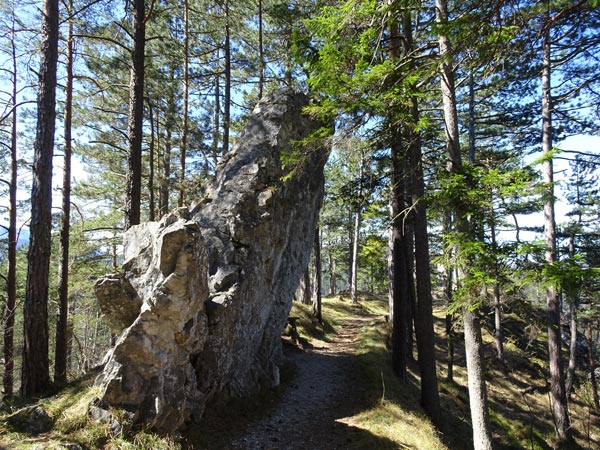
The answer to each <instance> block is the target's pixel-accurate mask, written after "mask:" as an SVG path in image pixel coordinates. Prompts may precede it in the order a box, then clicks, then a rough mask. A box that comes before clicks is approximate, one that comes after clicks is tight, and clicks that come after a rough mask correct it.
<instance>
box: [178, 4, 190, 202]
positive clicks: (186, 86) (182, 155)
mask: <svg viewBox="0 0 600 450" xmlns="http://www.w3.org/2000/svg"><path fill="white" fill-rule="evenodd" d="M188 14H189V6H188V0H184V1H183V112H182V115H183V117H182V119H181V121H182V123H181V149H180V151H179V170H180V173H179V199H178V200H177V206H179V207H182V206H183V202H184V199H185V159H186V152H187V138H188V104H189V97H190V94H189V92H190V81H189V76H190V74H189V71H190V69H189V58H190V55H189V53H190V50H189V41H190V37H189V33H190V31H189V24H188Z"/></svg>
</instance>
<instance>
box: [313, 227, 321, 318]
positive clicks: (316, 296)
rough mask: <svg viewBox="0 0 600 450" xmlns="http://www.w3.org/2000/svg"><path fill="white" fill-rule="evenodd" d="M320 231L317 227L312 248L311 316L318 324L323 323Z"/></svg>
mask: <svg viewBox="0 0 600 450" xmlns="http://www.w3.org/2000/svg"><path fill="white" fill-rule="evenodd" d="M319 233H320V230H319V227H318V226H317V230H316V232H315V242H314V246H313V252H314V255H315V270H314V274H315V280H314V283H313V289H314V292H313V296H312V308H313V315H314V316H315V317H316V318H317V320H318V321H319V323H321V322H323V317H322V314H321V289H322V280H321V278H322V273H321V272H322V270H321V269H322V262H321V237H320V235H319Z"/></svg>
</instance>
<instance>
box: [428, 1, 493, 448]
mask: <svg viewBox="0 0 600 450" xmlns="http://www.w3.org/2000/svg"><path fill="white" fill-rule="evenodd" d="M435 6H436V22H437V23H439V24H441V25H442V26H444V25H445V24H446V23H447V22H448V5H447V3H446V0H436V2H435ZM438 43H439V56H440V82H441V92H442V104H443V113H444V122H445V131H446V151H447V153H448V171H449V172H450V173H451V174H460V173H461V172H462V157H461V153H460V140H459V136H460V135H459V131H458V113H457V107H456V88H455V83H454V68H453V63H452V58H451V43H450V40H449V38H448V36H446V35H445V34H444V33H440V34H439V35H438ZM453 207H454V217H455V220H456V230H457V232H458V233H459V234H463V235H465V236H469V235H471V234H472V233H471V231H470V230H469V224H468V223H467V221H466V219H465V211H463V209H462V205H460V203H457V204H455V205H453ZM459 245H460V244H459ZM458 269H459V277H460V278H462V277H468V273H467V272H466V270H465V269H464V268H462V267H459V268H458ZM463 322H464V324H465V330H464V331H465V348H466V351H465V353H466V357H467V375H468V379H469V398H470V406H471V422H472V427H473V443H474V450H489V449H491V448H492V437H491V431H490V425H489V415H488V405H487V394H486V386H485V377H484V374H485V371H484V370H483V366H482V364H483V361H482V358H481V357H480V356H478V355H481V354H482V345H483V344H482V341H481V324H480V323H479V320H478V319H477V317H476V312H473V311H471V309H470V305H464V306H463ZM467 347H468V349H467Z"/></svg>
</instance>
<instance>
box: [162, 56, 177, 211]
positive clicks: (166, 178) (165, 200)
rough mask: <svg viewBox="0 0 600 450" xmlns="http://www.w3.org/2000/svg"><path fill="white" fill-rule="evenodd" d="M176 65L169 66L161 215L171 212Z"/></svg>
mask: <svg viewBox="0 0 600 450" xmlns="http://www.w3.org/2000/svg"><path fill="white" fill-rule="evenodd" d="M174 82H175V67H174V66H173V65H171V67H170V68H169V86H171V87H169V88H168V94H167V93H165V94H166V96H167V98H166V110H165V126H164V130H165V139H164V145H163V148H164V150H163V153H162V158H161V162H162V164H161V177H160V211H159V213H160V217H163V216H165V215H167V214H168V213H169V208H170V201H169V200H170V193H171V153H172V152H171V150H172V148H173V128H174V126H175V112H174V110H175V101H176V100H175V88H174Z"/></svg>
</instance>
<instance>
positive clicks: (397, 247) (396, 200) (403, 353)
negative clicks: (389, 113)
mask: <svg viewBox="0 0 600 450" xmlns="http://www.w3.org/2000/svg"><path fill="white" fill-rule="evenodd" d="M391 156H392V189H391V199H390V212H391V216H392V217H391V219H392V223H391V228H390V233H391V237H390V303H391V311H390V317H391V323H392V368H393V369H394V373H395V374H396V375H397V376H398V377H399V378H400V379H401V380H403V381H406V380H407V364H408V351H409V348H408V324H409V320H410V319H409V314H410V308H409V293H408V290H409V286H408V277H407V273H408V263H407V259H408V245H407V242H406V234H405V228H404V220H403V217H401V215H402V213H403V212H404V210H405V209H406V208H405V204H404V199H405V185H404V175H405V174H404V167H403V165H402V158H401V155H400V144H399V142H398V137H396V138H395V139H394V141H393V142H392V145H391Z"/></svg>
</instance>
